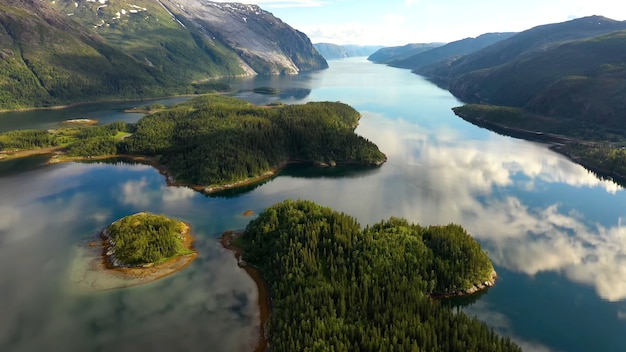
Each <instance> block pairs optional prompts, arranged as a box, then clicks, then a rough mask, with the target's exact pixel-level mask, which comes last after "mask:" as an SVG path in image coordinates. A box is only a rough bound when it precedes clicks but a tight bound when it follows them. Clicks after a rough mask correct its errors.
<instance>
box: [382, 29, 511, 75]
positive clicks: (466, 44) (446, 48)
mask: <svg viewBox="0 0 626 352" xmlns="http://www.w3.org/2000/svg"><path fill="white" fill-rule="evenodd" d="M514 34H515V33H512V32H508V33H486V34H483V35H480V36H478V37H476V38H465V39H461V40H457V41H454V42H450V43H448V44H446V45H442V46H439V47H436V48H433V49H430V50H427V51H424V52H422V53H418V54H415V55H412V56H410V57H407V58H398V59H392V60H390V61H388V64H389V65H391V66H394V67H402V68H409V69H412V70H418V69H419V68H421V67H424V66H427V65H431V64H434V63H436V62H439V61H441V60H446V59H450V58H457V57H459V56H462V55H467V54H469V53H473V52H475V51H478V50H480V49H482V48H485V47H487V46H489V45H492V44H494V43H497V42H499V41H501V40H504V39H506V38H509V37H511V36H513V35H514Z"/></svg>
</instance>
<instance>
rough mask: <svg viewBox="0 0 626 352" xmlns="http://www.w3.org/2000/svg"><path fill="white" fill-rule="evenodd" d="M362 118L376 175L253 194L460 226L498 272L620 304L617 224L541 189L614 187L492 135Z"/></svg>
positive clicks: (278, 185)
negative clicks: (571, 284) (549, 275)
mask: <svg viewBox="0 0 626 352" xmlns="http://www.w3.org/2000/svg"><path fill="white" fill-rule="evenodd" d="M363 115H364V117H363V118H364V119H367V120H368V122H367V123H362V124H361V125H360V126H359V127H358V129H357V132H358V133H360V134H362V135H364V136H365V137H366V138H369V139H370V140H372V141H373V142H375V143H376V144H377V145H378V146H379V147H380V149H381V150H382V151H383V152H385V153H386V154H387V156H388V158H389V160H388V162H387V163H386V164H385V165H383V167H382V168H381V169H380V172H379V173H377V174H376V175H375V176H372V177H367V178H365V179H349V180H337V181H329V180H322V179H307V180H306V181H303V180H298V179H290V180H288V181H287V180H281V179H280V178H278V179H276V180H275V181H274V182H271V183H268V184H266V185H264V186H263V187H261V188H259V189H257V190H255V191H254V193H255V195H256V196H257V197H258V198H264V199H267V202H275V201H279V200H282V199H284V198H303V199H311V200H314V201H317V202H320V203H321V204H325V205H329V206H332V207H334V208H336V209H338V210H340V211H344V212H346V213H349V214H352V215H354V216H356V217H357V218H358V219H359V220H360V222H361V223H362V224H371V223H374V222H378V221H379V220H381V219H384V218H388V217H390V216H403V217H406V218H408V219H410V220H412V221H415V222H419V223H421V224H425V225H428V224H446V223H450V222H454V223H459V224H462V225H463V226H465V227H466V228H467V229H468V230H469V231H470V233H472V235H474V236H475V237H476V238H477V239H479V240H480V241H481V242H482V243H483V246H484V247H485V249H486V250H488V251H489V254H490V256H491V258H492V259H493V260H494V262H495V263H496V264H497V265H499V266H503V267H505V268H507V269H509V270H512V271H516V272H523V273H526V274H528V275H535V274H537V273H539V272H543V271H554V272H558V273H561V274H562V275H565V276H566V277H567V278H569V279H570V280H572V281H575V282H579V283H583V284H586V285H592V286H593V287H595V289H596V291H597V293H598V295H599V296H600V297H602V298H604V299H606V300H610V301H616V300H622V299H626V227H624V226H623V225H622V224H621V222H620V221H619V216H618V217H616V218H615V220H614V221H615V223H614V224H600V223H597V222H596V220H590V219H586V218H585V217H584V216H583V215H581V214H583V213H584V211H588V209H581V210H580V211H576V209H573V210H572V209H571V207H572V205H570V206H569V207H568V206H567V204H563V200H562V199H560V198H559V197H558V194H550V196H549V197H546V198H545V199H543V198H542V191H543V189H546V188H550V187H554V186H557V185H558V186H560V187H565V188H567V187H569V188H576V189H581V188H595V189H598V190H602V191H603V192H604V196H603V197H607V198H614V197H624V192H623V189H622V188H621V187H620V186H618V185H617V184H615V183H613V182H610V181H606V180H601V179H598V178H597V177H596V176H595V175H594V174H592V173H590V172H589V171H587V170H586V169H584V168H583V167H582V166H580V165H576V164H573V163H572V162H570V161H569V160H567V159H566V158H564V157H562V156H560V155H558V154H556V153H553V152H551V151H549V150H547V148H546V147H545V146H544V145H540V144H534V143H528V142H523V141H519V140H515V139H512V138H507V137H502V136H498V135H491V136H490V137H489V138H487V139H484V140H480V139H475V140H467V139H466V138H460V137H458V136H456V135H455V133H456V132H454V131H449V130H446V129H443V130H441V131H434V132H433V131H431V130H427V129H423V128H420V127H419V126H418V125H416V124H415V123H413V122H409V121H390V120H388V119H386V118H384V117H381V116H378V115H376V114H372V113H363ZM435 134H436V135H435ZM561 185H562V186H561ZM597 193H598V192H596V194H597ZM601 193H602V192H600V194H601ZM529 197H530V199H532V200H533V202H532V203H531V202H529V201H528V199H529ZM270 204H271V203H270ZM268 205H269V204H268ZM576 206H577V205H576ZM580 206H586V205H585V204H582V205H580ZM583 210H584V211H583ZM624 215H626V213H625V214H624Z"/></svg>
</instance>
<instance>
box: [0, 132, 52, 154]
mask: <svg viewBox="0 0 626 352" xmlns="http://www.w3.org/2000/svg"><path fill="white" fill-rule="evenodd" d="M56 145H58V140H57V139H56V138H55V136H54V134H52V133H49V132H47V131H40V130H17V131H8V132H4V133H0V151H2V150H12V149H34V148H47V147H54V146H56Z"/></svg>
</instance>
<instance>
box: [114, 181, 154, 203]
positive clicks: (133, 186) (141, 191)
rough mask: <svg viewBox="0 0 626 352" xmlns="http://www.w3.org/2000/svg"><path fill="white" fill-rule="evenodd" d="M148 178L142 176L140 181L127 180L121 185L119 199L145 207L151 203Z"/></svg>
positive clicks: (122, 201)
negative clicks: (147, 190) (147, 189)
mask: <svg viewBox="0 0 626 352" xmlns="http://www.w3.org/2000/svg"><path fill="white" fill-rule="evenodd" d="M147 186H148V180H147V179H146V178H145V177H142V178H141V180H139V181H127V182H124V183H123V184H122V185H121V186H120V191H121V192H120V196H119V201H120V202H121V203H122V204H125V205H133V206H135V207H138V208H145V207H147V206H148V205H150V203H151V202H150V195H149V194H148V193H147V192H146V187H147Z"/></svg>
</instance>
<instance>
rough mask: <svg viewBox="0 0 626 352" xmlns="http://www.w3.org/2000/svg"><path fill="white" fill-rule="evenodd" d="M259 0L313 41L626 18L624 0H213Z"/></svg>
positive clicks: (379, 40) (443, 37)
mask: <svg viewBox="0 0 626 352" xmlns="http://www.w3.org/2000/svg"><path fill="white" fill-rule="evenodd" d="M213 1H217V2H244V3H249V4H257V5H259V6H260V7H261V8H263V9H264V10H267V11H269V12H272V13H273V14H274V15H275V16H276V17H278V18H280V19H281V20H283V21H284V22H286V23H288V24H289V25H291V26H292V27H294V28H295V29H297V30H299V31H301V32H304V33H305V34H307V35H308V36H309V38H311V41H312V42H313V43H320V42H327V43H334V44H358V45H384V46H393V45H404V44H408V43H430V42H451V41H455V40H459V39H463V38H467V37H476V36H478V35H481V34H483V33H489V32H519V31H523V30H526V29H529V28H532V27H534V26H538V25H542V24H548V23H556V22H563V21H567V20H571V19H574V18H579V17H584V16H591V15H601V16H605V17H608V18H612V19H615V20H620V21H623V20H626V1H624V0H515V1H511V0H472V1H469V0H230V1H228V0H213Z"/></svg>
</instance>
